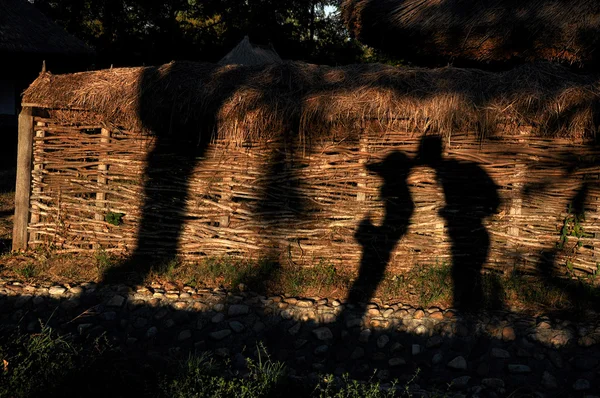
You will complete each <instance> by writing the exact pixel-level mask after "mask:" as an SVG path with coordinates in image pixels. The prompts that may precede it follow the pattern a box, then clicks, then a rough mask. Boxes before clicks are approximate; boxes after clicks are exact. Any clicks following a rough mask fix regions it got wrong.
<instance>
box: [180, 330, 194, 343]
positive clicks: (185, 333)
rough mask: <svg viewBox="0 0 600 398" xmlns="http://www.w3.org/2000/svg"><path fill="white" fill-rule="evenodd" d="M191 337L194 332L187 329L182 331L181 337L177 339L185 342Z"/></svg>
mask: <svg viewBox="0 0 600 398" xmlns="http://www.w3.org/2000/svg"><path fill="white" fill-rule="evenodd" d="M191 337H192V331H191V330H189V329H186V330H182V331H181V332H179V336H178V337H177V340H179V341H185V340H187V339H189V338H191Z"/></svg>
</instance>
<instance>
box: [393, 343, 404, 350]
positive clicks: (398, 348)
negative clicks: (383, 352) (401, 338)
mask: <svg viewBox="0 0 600 398" xmlns="http://www.w3.org/2000/svg"><path fill="white" fill-rule="evenodd" d="M403 348H404V346H403V345H402V344H400V343H398V342H395V343H394V344H392V346H391V347H390V352H397V351H400V350H402V349H403Z"/></svg>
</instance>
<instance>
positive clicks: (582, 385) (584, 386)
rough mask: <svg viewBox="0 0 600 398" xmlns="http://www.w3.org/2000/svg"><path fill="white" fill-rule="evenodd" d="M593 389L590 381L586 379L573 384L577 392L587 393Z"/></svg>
mask: <svg viewBox="0 0 600 398" xmlns="http://www.w3.org/2000/svg"><path fill="white" fill-rule="evenodd" d="M590 388H591V385H590V382H589V380H586V379H577V381H575V383H573V390H575V391H587V390H589V389H590Z"/></svg>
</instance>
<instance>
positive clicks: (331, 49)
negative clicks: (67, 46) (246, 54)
mask: <svg viewBox="0 0 600 398" xmlns="http://www.w3.org/2000/svg"><path fill="white" fill-rule="evenodd" d="M34 4H35V6H37V7H38V8H39V9H40V10H41V11H43V12H44V13H46V14H47V15H48V16H49V17H51V18H53V19H54V20H55V21H56V22H58V23H59V24H60V25H61V26H63V27H64V28H65V29H66V30H67V31H68V32H69V33H72V34H74V35H76V36H78V37H80V38H82V39H83V40H85V41H86V42H88V43H89V44H90V45H92V46H93V47H95V48H96V50H97V53H98V58H97V66H98V67H106V66H110V65H115V66H129V65H143V64H146V65H149V64H159V63H165V62H169V61H171V60H181V59H186V60H200V61H212V62H214V61H217V60H218V59H219V58H221V57H222V56H223V55H225V54H226V53H227V52H228V51H229V50H230V49H231V48H233V47H234V46H235V45H236V44H237V43H238V42H239V41H240V40H241V39H242V38H243V37H244V36H245V35H248V36H249V37H250V40H251V41H252V42H254V43H258V44H272V45H273V47H274V48H275V50H276V51H277V52H278V54H279V55H280V56H281V57H282V58H283V59H294V60H303V61H307V62H313V63H320V64H331V65H334V64H347V63H354V62H360V61H361V60H363V59H364V58H365V48H364V47H363V46H361V45H360V44H359V43H358V42H356V41H355V40H352V39H350V38H349V36H348V34H347V31H346V29H345V27H344V25H343V23H342V20H341V17H340V13H339V11H338V7H337V0H34ZM370 56H371V53H370V52H367V55H366V57H367V58H369V57H370Z"/></svg>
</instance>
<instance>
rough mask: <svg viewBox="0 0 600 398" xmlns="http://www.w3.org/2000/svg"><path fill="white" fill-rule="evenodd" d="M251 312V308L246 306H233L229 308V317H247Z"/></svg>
mask: <svg viewBox="0 0 600 398" xmlns="http://www.w3.org/2000/svg"><path fill="white" fill-rule="evenodd" d="M249 311H250V307H248V306H247V305H244V304H233V305H230V306H229V310H228V311H227V314H228V315H229V316H240V315H246V314H247V313H248V312H249Z"/></svg>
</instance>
